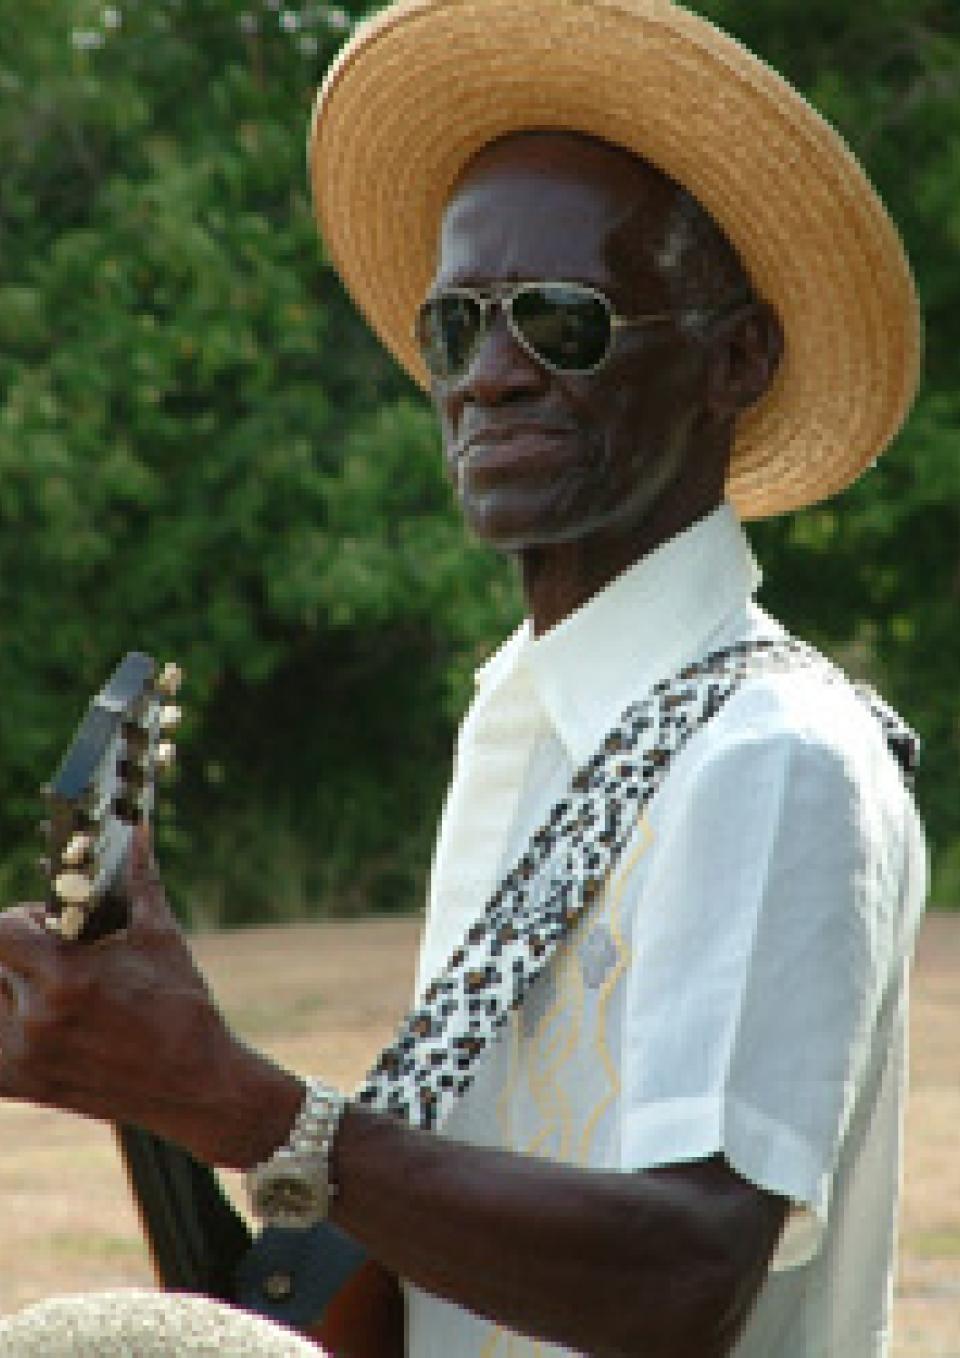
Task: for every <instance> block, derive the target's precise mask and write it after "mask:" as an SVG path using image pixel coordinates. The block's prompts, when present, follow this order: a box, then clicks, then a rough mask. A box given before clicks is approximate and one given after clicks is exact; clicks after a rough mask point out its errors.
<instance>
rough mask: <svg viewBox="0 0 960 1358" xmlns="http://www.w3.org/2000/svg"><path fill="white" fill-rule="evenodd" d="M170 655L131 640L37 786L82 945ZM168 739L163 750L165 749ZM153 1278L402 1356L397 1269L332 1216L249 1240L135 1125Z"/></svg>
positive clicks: (209, 1178)
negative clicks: (370, 1253) (162, 660)
mask: <svg viewBox="0 0 960 1358" xmlns="http://www.w3.org/2000/svg"><path fill="white" fill-rule="evenodd" d="M180 678H181V676H180V671H179V669H178V668H177V666H175V665H166V666H164V667H163V669H160V668H159V667H158V666H157V664H156V662H155V661H154V660H153V658H152V657H151V656H149V655H146V654H145V653H143V652H141V651H131V652H130V653H129V654H128V655H126V656H124V658H123V659H122V660H121V661H120V663H119V665H117V667H116V669H115V670H114V672H113V674H112V675H111V676H110V678H109V680H108V681H107V683H106V685H105V686H104V688H103V689H102V690H101V691H100V692H99V693H98V694H97V695H96V697H95V698H94V699H93V701H92V702H91V703H90V705H89V708H88V710H87V712H86V714H85V716H84V717H83V720H82V721H81V723H80V726H79V727H78V729H77V731H76V733H75V735H74V737H73V740H72V742H71V744H70V746H69V748H68V750H67V752H66V754H65V756H64V758H63V760H62V762H61V764H60V767H59V768H58V769H57V772H56V773H55V775H54V777H53V779H52V780H51V782H50V783H49V784H48V785H47V787H46V789H45V798H46V801H47V806H48V814H49V820H48V821H47V822H46V824H45V827H44V833H45V838H46V843H47V850H48V853H47V856H46V859H45V875H46V879H47V880H46V911H47V916H48V920H47V922H48V924H49V925H50V927H51V928H52V929H54V930H55V931H56V932H57V933H59V934H60V935H61V937H62V938H63V939H64V940H66V941H69V942H70V943H71V944H73V943H76V944H79V945H82V944H87V943H92V942H94V941H95V940H97V939H100V938H103V937H105V936H106V935H108V934H112V933H114V932H116V931H118V930H120V929H122V928H123V926H124V925H125V924H126V922H127V903H126V901H125V899H124V897H123V892H122V887H120V885H119V883H120V882H121V881H122V870H123V865H124V863H125V861H126V857H127V854H128V852H129V847H130V843H131V837H132V834H133V827H134V826H135V825H138V824H142V823H145V822H149V819H150V813H151V811H152V809H153V802H154V782H155V777H156V774H157V772H158V770H161V769H162V768H163V767H164V766H165V765H166V764H167V763H168V762H169V759H168V757H166V756H169V755H170V754H171V753H172V745H170V742H169V741H167V740H166V739H165V737H166V735H167V734H168V731H169V729H171V728H172V726H175V725H176V722H177V721H178V720H179V709H178V708H177V707H175V706H173V705H171V703H170V699H171V698H173V697H174V696H175V694H176V691H177V689H178V687H179V684H180ZM165 750H166V756H165V755H164V751H165ZM115 1130H116V1134H117V1140H118V1142H119V1146H120V1153H121V1156H122V1158H123V1161H124V1164H125V1165H126V1169H127V1173H128V1176H129V1180H130V1187H131V1189H132V1190H133V1197H134V1200H135V1202H136V1204H137V1208H138V1210H139V1213H140V1219H141V1223H142V1226H143V1231H144V1235H145V1237H146V1240H147V1244H148V1246H149V1249H150V1253H151V1255H152V1257H153V1262H154V1267H155V1269H156V1273H157V1278H158V1281H159V1282H160V1284H161V1286H162V1287H164V1288H166V1289H168V1290H170V1291H179V1292H193V1293H197V1294H200V1295H204V1296H209V1297H213V1298H216V1299H218V1300H220V1301H225V1302H228V1303H231V1304H233V1305H236V1306H240V1307H242V1308H244V1309H245V1310H249V1311H256V1312H259V1313H260V1314H261V1315H265V1316H267V1317H269V1318H270V1319H271V1320H274V1321H276V1322H278V1323H279V1324H281V1325H286V1326H288V1327H289V1328H290V1329H294V1330H298V1331H300V1332H302V1333H303V1334H306V1335H308V1336H309V1337H311V1338H313V1339H316V1340H317V1342H318V1343H319V1344H321V1345H322V1346H323V1347H324V1349H325V1350H326V1351H327V1352H328V1353H330V1354H331V1355H333V1358H400V1356H401V1355H402V1353H403V1304H402V1300H401V1297H400V1291H399V1286H398V1284H397V1281H396V1279H395V1278H394V1277H393V1276H392V1275H391V1274H388V1273H387V1272H386V1271H385V1270H384V1269H382V1268H381V1267H380V1266H379V1265H378V1264H376V1263H375V1262H374V1261H373V1260H369V1259H367V1258H366V1255H365V1253H364V1251H363V1250H362V1249H361V1248H360V1246H359V1245H357V1244H356V1243H355V1242H354V1241H353V1240H351V1239H350V1238H349V1237H348V1236H346V1235H344V1233H343V1232H342V1231H339V1230H337V1228H336V1227H335V1226H332V1225H330V1224H328V1223H323V1224H321V1225H319V1226H317V1227H315V1228H313V1229H311V1230H278V1229H275V1228H273V1229H269V1230H265V1231H263V1232H261V1234H260V1235H258V1236H257V1237H256V1239H254V1238H253V1237H252V1235H251V1233H250V1231H249V1230H248V1228H247V1225H246V1223H245V1222H244V1221H243V1219H242V1218H241V1217H240V1216H239V1214H238V1213H237V1212H236V1211H235V1210H234V1208H233V1206H232V1205H231V1204H230V1202H229V1201H228V1199H227V1198H226V1196H225V1195H224V1193H223V1190H222V1188H221V1186H220V1183H219V1181H218V1180H217V1177H216V1175H215V1174H214V1173H213V1171H212V1170H210V1169H209V1168H207V1167H206V1166H204V1165H201V1164H200V1163H199V1162H198V1161H197V1160H195V1159H194V1158H193V1157H192V1156H191V1155H189V1154H188V1153H187V1151H185V1150H184V1149H183V1148H182V1147H180V1146H175V1145H172V1144H171V1143H170V1142H167V1141H164V1140H162V1139H161V1138H160V1137H157V1136H154V1135H153V1134H152V1133H150V1132H146V1131H143V1130H142V1129H141V1128H138V1127H131V1126H120V1127H117V1128H116V1129H115Z"/></svg>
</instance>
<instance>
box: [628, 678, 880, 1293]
mask: <svg viewBox="0 0 960 1358" xmlns="http://www.w3.org/2000/svg"><path fill="white" fill-rule="evenodd" d="M823 687H825V686H823ZM793 697H794V698H796V699H797V702H796V703H794V702H793V701H792V699H791V695H790V691H789V688H788V690H787V698H786V701H785V700H784V695H783V694H782V693H778V694H773V693H769V692H768V693H764V692H763V691H760V692H759V693H754V694H752V695H746V694H745V695H744V697H743V700H741V699H740V697H739V696H738V698H736V699H734V700H733V701H732V702H731V704H730V705H729V706H730V708H731V711H730V712H729V714H728V716H727V717H726V719H723V718H716V719H715V722H716V723H717V727H716V730H715V731H713V732H711V733H710V739H709V740H707V739H704V745H703V748H701V749H700V750H699V751H696V750H695V749H693V748H691V751H690V756H689V757H687V758H685V761H684V764H683V766H681V763H680V761H679V760H678V762H677V765H676V766H675V769H674V771H673V772H672V773H671V775H670V777H671V778H673V777H674V775H676V778H677V782H676V785H675V786H673V787H671V788H670V789H669V792H670V795H669V797H668V796H667V795H666V793H667V788H666V787H665V788H664V795H663V796H662V800H661V801H660V802H659V804H658V802H657V800H655V801H654V803H653V804H652V806H651V813H650V824H651V828H652V831H653V833H654V834H655V835H658V836H659V839H660V842H659V845H658V848H659V852H658V854H657V856H656V867H655V868H654V869H653V870H652V871H651V873H650V874H649V876H648V877H647V878H646V880H645V881H644V883H643V887H642V893H641V898H640V899H638V901H637V916H638V917H637V920H636V927H635V940H634V958H633V965H632V967H631V970H630V976H629V979H628V985H629V993H628V995H627V999H626V1007H625V1019H624V1023H625V1032H624V1060H623V1066H622V1076H623V1091H622V1099H621V1110H622V1111H621V1116H622V1126H621V1129H620V1133H621V1155H622V1162H623V1164H624V1166H625V1167H631V1168H644V1167H650V1166H652V1165H655V1164H664V1163H676V1162H678V1161H682V1160H689V1159H699V1158H703V1157H706V1156H708V1155H711V1154H716V1153H718V1152H719V1153H722V1154H723V1155H724V1156H725V1158H726V1159H727V1160H728V1162H729V1163H730V1164H731V1165H732V1166H733V1167H734V1168H735V1169H736V1170H737V1171H738V1172H739V1173H741V1174H742V1175H744V1177H746V1178H747V1179H749V1180H750V1181H751V1182H754V1183H756V1184H758V1185H759V1186H761V1187H764V1188H767V1189H769V1190H771V1191H774V1192H777V1193H779V1194H781V1195H783V1196H785V1197H787V1198H789V1199H791V1200H792V1202H793V1203H794V1204H795V1205H796V1207H795V1211H794V1212H793V1213H792V1215H791V1218H790V1221H789V1224H788V1229H787V1231H786V1232H785V1235H784V1240H783V1245H782V1251H781V1254H780V1256H779V1264H780V1266H782V1267H786V1266H789V1265H790V1264H793V1263H800V1262H804V1261H805V1260H806V1259H807V1258H809V1257H810V1256H811V1254H812V1253H813V1252H814V1251H815V1249H816V1246H817V1242H818V1238H819V1235H820V1233H821V1231H822V1227H823V1224H824V1223H825V1222H826V1219H827V1213H828V1210H829V1200H830V1187H831V1179H832V1174H833V1171H834V1168H835V1166H836V1163H837V1158H838V1155H839V1151H840V1147H841V1144H842V1140H843V1137H844V1133H845V1130H846V1128H847V1126H848V1124H849V1121H850V1117H851V1113H852V1110H853V1107H854V1104H855V1101H856V1098H857V1094H858V1091H859V1089H860V1086H861V1082H862V1080H863V1076H864V1072H865V1070H866V1068H867V1064H868V1061H869V1059H870V1054H871V1045H872V1043H873V1041H874V1034H875V1028H876V1020H877V1014H878V1011H879V1008H880V1004H881V1000H882V997H883V993H884V990H885V987H886V985H887V983H888V980H889V978H890V977H891V975H892V974H893V970H894V966H895V963H896V962H897V960H898V950H899V947H900V943H899V934H900V931H899V928H898V923H897V919H896V915H897V909H898V902H899V900H900V896H901V889H902V883H901V879H902V874H903V863H902V860H903V832H902V826H903V799H904V796H905V793H904V791H903V788H902V785H901V783H900V780H899V777H898V775H897V773H896V770H895V768H894V766H893V761H892V760H891V759H890V757H889V755H888V754H887V752H886V749H885V748H884V746H883V742H882V740H881V739H880V737H879V735H878V733H877V731H876V730H875V729H874V726H873V724H872V718H870V717H869V715H868V714H866V713H861V711H860V710H859V704H858V701H857V700H856V699H855V698H854V697H853V696H852V695H849V693H847V692H845V693H843V694H841V695H826V694H825V695H823V697H822V701H821V702H820V704H819V706H817V708H816V716H815V719H813V720H811V718H810V715H809V711H810V707H809V701H808V699H809V695H808V694H804V693H803V691H802V688H798V689H797V690H796V691H795V693H794V694H793ZM801 699H803V701H800V700H801ZM735 707H736V708H738V709H739V710H738V711H737V710H733V709H734V708H735ZM702 734H704V735H705V733H702ZM818 1228H819V1229H818Z"/></svg>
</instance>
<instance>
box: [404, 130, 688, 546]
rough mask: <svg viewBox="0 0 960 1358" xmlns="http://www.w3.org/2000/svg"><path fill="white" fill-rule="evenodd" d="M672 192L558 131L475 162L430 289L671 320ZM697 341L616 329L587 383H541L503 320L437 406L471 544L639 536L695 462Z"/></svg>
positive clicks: (496, 148) (440, 388)
mask: <svg viewBox="0 0 960 1358" xmlns="http://www.w3.org/2000/svg"><path fill="white" fill-rule="evenodd" d="M675 197H676V190H675V188H674V186H673V185H671V184H670V183H669V181H667V180H665V179H664V178H663V177H662V176H660V175H659V174H657V173H656V172H655V171H653V170H652V169H649V168H648V167H647V166H645V165H644V164H643V162H641V161H639V160H638V159H636V158H635V157H633V156H630V155H629V154H628V153H626V152H624V151H620V150H617V149H615V148H613V147H609V146H606V145H604V144H602V143H599V142H593V141H590V140H588V139H586V138H581V137H576V136H573V135H570V134H565V133H548V134H544V133H532V134H522V135H517V136H515V137H511V138H510V139H508V140H504V141H502V142H498V143H496V144H495V145H493V146H491V147H488V148H487V149H486V150H484V151H483V152H482V153H481V154H480V155H479V156H478V157H477V158H476V159H475V160H474V161H473V162H472V164H471V166H470V167H469V169H468V171H467V174H466V175H465V177H464V178H463V179H462V180H461V182H460V184H459V185H458V187H457V189H456V190H455V192H454V194H453V196H452V197H451V199H450V201H449V203H448V205H447V209H446V212H445V214H444V218H443V224H442V230H441V238H440V253H439V261H438V265H437V271H436V275H435V278H434V281H433V284H432V286H431V289H430V291H431V293H436V292H438V291H441V290H443V289H444V288H448V287H455V286H460V287H472V288H476V289H478V290H482V289H487V288H491V287H494V286H496V285H499V284H509V283H513V282H520V281H529V280H545V279H554V280H562V281H564V282H580V283H586V284H589V285H591V286H592V287H594V288H598V289H599V290H600V291H602V292H604V293H605V294H606V295H607V297H609V299H610V300H611V302H612V303H613V306H614V309H615V310H616V311H617V312H619V313H620V314H621V315H625V316H635V315H644V314H648V313H660V312H665V311H669V310H670V308H671V304H670V300H669V296H668V289H667V280H666V277H665V274H664V268H665V267H666V266H665V263H664V260H665V250H666V249H667V247H668V244H669V242H668V239H667V238H668V235H669V222H670V213H671V209H672V207H673V205H674V202H675ZM705 390H706V362H705V355H704V348H703V345H702V344H701V343H700V342H698V341H697V340H696V339H694V338H691V337H690V336H689V335H687V334H684V333H683V331H682V330H681V329H680V328H679V327H678V324H677V323H676V321H669V322H667V323H665V324H658V325H652V326H649V327H639V328H631V329H626V330H621V331H619V332H618V333H617V334H616V335H615V338H614V343H613V350H612V352H611V355H610V357H609V358H608V359H607V361H606V362H605V364H604V365H603V366H602V367H601V368H600V369H599V370H598V371H596V372H594V373H591V374H586V375H579V376H574V375H564V374H556V373H552V372H550V371H548V370H547V369H546V368H545V367H543V366H542V365H541V364H540V363H538V362H537V361H536V359H534V358H532V357H531V356H530V355H529V354H527V353H526V352H525V351H524V349H523V348H522V347H521V346H520V345H519V344H518V343H517V342H516V341H515V340H514V338H513V337H512V335H511V334H510V331H509V329H508V327H507V324H506V320H505V318H504V315H503V312H502V311H501V310H498V311H497V312H496V313H495V316H494V318H493V322H492V326H491V329H490V331H489V333H488V334H487V336H486V337H485V339H484V340H483V341H482V342H481V344H480V346H479V348H478V350H477V351H476V353H475V354H474V355H473V359H472V362H471V363H470V366H469V368H468V369H467V371H466V372H465V373H464V374H463V375H462V376H461V377H459V378H457V379H451V380H449V381H435V382H434V385H433V398H434V402H435V404H436V407H437V410H438V413H439V416H440V421H441V426H442V430H443V437H444V446H445V452H446V458H447V463H448V468H449V471H450V474H451V477H452V478H453V480H454V484H455V485H456V487H457V493H458V496H459V499H460V502H461V505H462V508H463V513H464V516H465V518H466V520H467V522H468V523H469V525H470V527H471V528H472V529H473V531H474V532H475V533H476V535H477V536H478V537H479V538H481V539H482V540H484V541H486V542H488V543H490V544H491V545H492V546H495V547H498V548H500V549H502V550H505V551H522V550H523V549H525V548H530V547H537V546H543V545H547V544H553V543H562V542H572V541H575V540H581V541H583V540H587V539H598V540H599V538H601V537H603V536H608V535H616V536H617V537H619V538H621V539H622V538H624V537H627V538H629V537H631V536H633V535H635V534H636V533H637V532H638V530H640V531H642V530H643V527H644V525H645V523H646V521H647V520H648V518H649V516H650V515H651V513H652V512H653V511H654V509H655V508H656V506H657V504H658V503H659V502H660V500H661V498H662V497H663V496H664V494H665V493H667V492H668V491H670V489H671V488H675V485H676V483H677V482H678V481H679V480H681V479H682V478H683V477H684V474H685V471H686V470H687V464H688V462H689V460H690V458H691V457H695V456H696V452H697V443H698V433H699V430H700V428H701V426H702V424H703V421H704V419H705V418H706V417H705V413H704V407H705Z"/></svg>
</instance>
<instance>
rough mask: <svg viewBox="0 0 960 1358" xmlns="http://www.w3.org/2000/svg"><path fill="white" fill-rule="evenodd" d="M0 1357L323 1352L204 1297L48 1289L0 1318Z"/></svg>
mask: <svg viewBox="0 0 960 1358" xmlns="http://www.w3.org/2000/svg"><path fill="white" fill-rule="evenodd" d="M0 1355H2V1358H133V1356H134V1355H135V1356H136V1358H246V1355H249V1356H250V1358H323V1354H322V1351H321V1350H320V1349H319V1348H318V1347H317V1345H316V1344H312V1343H310V1342H309V1341H308V1340H306V1339H304V1338H302V1337H301V1336H299V1335H295V1334H292V1333H291V1332H290V1331H289V1330H284V1329H281V1328H280V1326H278V1325H272V1324H271V1323H270V1322H269V1321H267V1320H264V1319H263V1318H262V1317H260V1316H254V1315H249V1314H248V1313H246V1312H244V1311H237V1310H235V1309H234V1308H233V1307H232V1306H224V1305H222V1304H221V1303H220V1302H214V1301H208V1300H207V1299H206V1298H205V1297H194V1296H180V1295H173V1294H170V1293H166V1292H147V1291H139V1290H137V1289H133V1288H131V1289H126V1290H123V1291H119V1292H95V1293H86V1294H83V1295H79V1296H65V1297H51V1298H50V1299H49V1300H48V1301H42V1302H38V1303H37V1304H36V1305H35V1306H29V1307H27V1308H26V1309H25V1310H23V1311H18V1312H17V1313H16V1315H12V1316H8V1317H6V1318H5V1319H4V1320H2V1321H0Z"/></svg>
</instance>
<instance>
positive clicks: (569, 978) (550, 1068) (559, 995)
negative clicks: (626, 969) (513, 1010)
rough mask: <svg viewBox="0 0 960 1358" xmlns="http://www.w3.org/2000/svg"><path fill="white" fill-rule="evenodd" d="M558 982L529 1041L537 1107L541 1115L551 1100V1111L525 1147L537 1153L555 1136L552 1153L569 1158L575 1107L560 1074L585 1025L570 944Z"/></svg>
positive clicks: (580, 979)
mask: <svg viewBox="0 0 960 1358" xmlns="http://www.w3.org/2000/svg"><path fill="white" fill-rule="evenodd" d="M555 984H556V993H555V998H554V1002H553V1004H552V1005H551V1007H550V1009H549V1010H548V1012H547V1013H546V1014H544V1016H543V1018H542V1019H541V1020H540V1023H539V1024H538V1025H537V1031H536V1034H535V1035H534V1040H533V1041H532V1042H531V1044H530V1062H529V1067H528V1075H527V1078H528V1081H529V1084H530V1090H531V1093H532V1094H533V1095H534V1102H535V1103H536V1104H537V1110H538V1111H539V1112H541V1115H542V1109H543V1106H544V1104H547V1103H550V1104H552V1114H551V1115H549V1120H548V1121H547V1122H546V1123H545V1125H544V1126H543V1127H542V1128H541V1130H540V1132H539V1133H538V1135H537V1136H535V1137H534V1138H533V1139H532V1140H531V1141H530V1142H529V1143H528V1145H527V1146H526V1147H525V1149H526V1151H527V1152H528V1154H533V1155H535V1154H536V1153H537V1152H538V1151H542V1150H543V1149H544V1147H545V1145H546V1143H547V1142H548V1141H549V1140H550V1138H551V1137H553V1136H556V1137H557V1143H556V1145H555V1146H554V1148H553V1150H552V1152H551V1154H552V1155H553V1156H554V1158H556V1159H558V1160H567V1159H569V1157H570V1149H571V1143H572V1140H573V1109H572V1107H571V1104H570V1099H569V1098H568V1096H567V1095H566V1093H565V1092H564V1090H563V1088H562V1087H561V1084H560V1082H559V1080H558V1078H557V1077H558V1075H559V1073H560V1071H561V1070H562V1069H563V1068H564V1066H566V1065H567V1063H568V1062H569V1060H570V1058H571V1057H572V1056H573V1054H574V1052H575V1051H576V1050H577V1044H578V1042H579V1040H580V1032H581V1029H582V1027H583V977H582V975H581V974H580V968H579V966H578V965H577V964H576V951H575V949H573V948H570V947H567V948H565V949H564V950H563V954H562V958H561V961H560V965H559V966H558V967H557V972H556V982H555ZM564 1020H565V1021H566V1022H564ZM554 1022H557V1024H558V1031H557V1032H556V1033H555V1034H554V1038H553V1040H552V1041H551V1042H550V1044H549V1047H545V1046H544V1038H545V1037H546V1035H547V1033H548V1032H549V1030H550V1025H551V1024H552V1023H554ZM537 1095H539V1098H538V1097H537Z"/></svg>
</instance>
